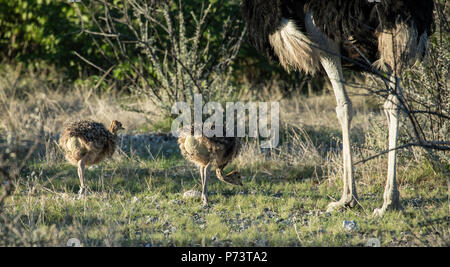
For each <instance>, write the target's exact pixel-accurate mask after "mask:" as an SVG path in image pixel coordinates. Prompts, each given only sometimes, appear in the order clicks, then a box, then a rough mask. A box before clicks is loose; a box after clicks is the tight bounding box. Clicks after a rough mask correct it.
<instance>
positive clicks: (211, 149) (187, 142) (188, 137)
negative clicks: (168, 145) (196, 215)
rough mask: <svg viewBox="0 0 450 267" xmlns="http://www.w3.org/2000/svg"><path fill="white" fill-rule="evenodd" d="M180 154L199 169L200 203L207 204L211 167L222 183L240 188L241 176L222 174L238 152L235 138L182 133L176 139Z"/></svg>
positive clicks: (234, 173) (188, 132) (233, 172)
mask: <svg viewBox="0 0 450 267" xmlns="http://www.w3.org/2000/svg"><path fill="white" fill-rule="evenodd" d="M192 130H193V128H192ZM178 144H179V146H180V150H181V154H182V155H183V156H184V157H185V158H186V159H187V160H189V161H191V162H193V163H195V164H196V165H197V166H198V167H199V169H200V176H201V180H202V201H203V204H204V205H207V203H208V197H207V182H208V179H209V176H210V171H211V166H212V165H214V166H215V167H216V175H217V178H218V179H219V180H221V181H222V182H225V183H228V184H232V185H240V186H242V179H241V175H240V174H239V173H238V172H237V171H232V172H230V173H228V174H226V175H224V173H223V169H224V168H225V166H226V165H227V164H228V163H230V162H231V161H232V160H233V159H234V158H235V157H236V155H237V153H238V151H239V141H238V139H237V138H235V137H205V136H199V137H195V136H194V135H193V134H192V131H187V132H186V131H185V132H182V133H181V135H180V137H179V138H178Z"/></svg>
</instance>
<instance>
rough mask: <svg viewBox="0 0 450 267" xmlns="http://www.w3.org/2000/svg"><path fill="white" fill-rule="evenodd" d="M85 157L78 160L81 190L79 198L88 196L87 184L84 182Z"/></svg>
mask: <svg viewBox="0 0 450 267" xmlns="http://www.w3.org/2000/svg"><path fill="white" fill-rule="evenodd" d="M84 167H85V163H84V158H82V159H81V160H79V161H78V177H79V178H80V191H78V198H82V197H85V196H86V185H85V183H84Z"/></svg>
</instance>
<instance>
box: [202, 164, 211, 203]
mask: <svg viewBox="0 0 450 267" xmlns="http://www.w3.org/2000/svg"><path fill="white" fill-rule="evenodd" d="M210 173H211V164H210V163H208V165H206V167H204V168H203V175H202V177H203V178H202V187H203V188H202V202H203V205H205V206H206V205H208V196H207V194H208V193H207V190H208V179H209V176H210Z"/></svg>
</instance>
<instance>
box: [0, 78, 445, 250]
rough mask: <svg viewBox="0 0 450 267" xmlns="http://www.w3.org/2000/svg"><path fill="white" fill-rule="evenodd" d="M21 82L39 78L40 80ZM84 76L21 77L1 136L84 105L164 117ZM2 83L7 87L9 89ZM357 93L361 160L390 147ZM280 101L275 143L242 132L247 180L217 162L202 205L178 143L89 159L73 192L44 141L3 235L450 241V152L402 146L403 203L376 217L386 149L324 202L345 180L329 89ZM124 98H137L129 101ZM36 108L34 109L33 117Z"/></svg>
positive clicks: (280, 242)
mask: <svg viewBox="0 0 450 267" xmlns="http://www.w3.org/2000/svg"><path fill="white" fill-rule="evenodd" d="M11 77H12V78H11ZM13 78H14V75H3V76H2V79H3V80H2V81H3V82H2V83H0V85H3V86H5V88H6V87H8V86H9V85H10V81H7V79H13ZM19 80H20V79H19ZM31 80H33V79H31ZM44 82H45V81H44ZM28 83H34V84H33V86H30V85H27V83H24V84H25V85H27V86H28V87H30V88H31V87H35V88H42V84H39V83H40V82H36V81H34V80H33V81H31V82H30V81H28ZM36 83H38V84H36ZM19 84H20V83H19ZM87 87H88V86H87ZM87 87H86V88H84V87H82V88H78V89H77V88H73V89H74V91H73V92H75V93H73V94H72V95H70V96H65V97H63V96H62V93H61V92H60V91H58V90H56V91H53V93H52V92H51V91H47V95H46V97H45V98H38V97H37V96H38V95H39V93H40V91H39V90H38V89H35V90H32V89H27V90H28V92H29V93H28V97H24V96H21V97H20V98H19V97H17V98H16V97H11V96H9V97H8V98H6V99H7V100H8V101H7V104H8V105H5V103H6V102H3V104H2V106H1V108H2V113H1V115H0V117H1V119H2V124H0V126H1V127H0V140H2V141H1V142H0V143H5V142H7V140H8V138H9V137H8V133H10V132H12V131H13V130H14V129H19V130H20V131H21V132H22V135H24V136H33V135H36V132H38V130H37V129H41V128H38V126H39V127H40V125H43V127H42V131H43V132H44V135H43V136H44V137H46V138H47V137H51V136H53V137H55V138H57V133H58V132H59V131H60V130H61V127H62V125H63V122H65V121H69V120H71V119H76V118H80V117H90V118H99V120H100V121H104V123H106V122H107V120H109V119H111V118H110V117H111V116H112V114H114V117H115V118H117V119H119V120H123V121H126V122H127V123H126V125H125V126H126V128H127V132H126V133H127V134H134V133H143V132H144V133H145V132H148V131H149V130H156V131H163V130H167V128H168V125H169V123H168V121H167V120H165V119H164V118H161V117H158V116H157V115H155V114H154V113H151V111H152V109H154V108H153V107H148V106H146V104H145V103H146V102H145V100H140V101H138V100H136V102H134V100H133V98H132V97H129V96H114V95H111V94H107V93H105V94H102V95H101V96H99V95H98V94H95V93H89V90H88V89H87ZM8 88H9V87H8ZM0 92H3V95H7V96H8V94H6V93H5V92H6V89H4V88H3V91H2V88H0ZM0 96H1V94H0ZM39 99H40V100H39ZM3 100H5V99H4V98H3ZM352 100H353V107H354V109H355V111H356V112H355V116H354V119H353V123H352V126H353V127H352V140H353V141H354V143H353V146H354V147H353V151H354V157H355V160H358V159H361V158H365V157H368V156H370V155H374V154H376V153H377V152H380V151H382V150H384V149H385V146H386V142H387V139H386V137H387V136H386V131H385V124H386V122H385V121H384V116H383V115H382V113H381V112H380V111H378V110H377V109H376V107H377V105H378V104H376V101H375V100H374V99H371V98H362V97H359V96H354V97H352ZM374 103H375V104H374ZM280 104H281V116H282V118H281V119H282V130H281V134H280V135H281V144H280V146H279V148H278V149H275V150H272V151H261V150H260V149H259V148H258V147H257V144H256V143H255V142H254V141H253V140H249V141H247V142H246V143H245V146H244V148H243V150H242V153H241V154H240V155H239V157H238V158H237V159H236V160H235V161H234V163H233V164H232V166H228V167H227V170H226V171H229V170H231V169H237V170H239V171H240V172H241V173H242V175H243V177H244V186H243V187H234V186H231V185H227V184H224V183H222V182H220V181H219V180H217V179H215V175H214V174H213V175H212V179H211V181H210V184H209V187H208V192H209V201H210V206H209V207H208V208H203V207H202V205H201V201H200V200H199V199H184V198H183V193H184V192H186V191H188V190H191V189H196V190H200V178H199V173H198V171H197V168H195V167H194V166H193V165H192V164H190V163H188V162H186V161H185V160H184V159H183V158H182V157H181V156H180V154H179V152H178V151H172V152H171V153H156V152H155V153H153V152H152V153H153V154H142V153H134V152H133V150H131V149H130V150H123V151H120V152H119V153H116V154H115V156H114V157H113V158H112V159H111V160H108V161H105V162H103V163H101V164H99V165H98V166H94V167H91V168H88V169H87V171H86V176H87V177H86V181H87V185H88V187H89V188H90V191H91V194H90V195H89V196H88V197H87V198H86V199H84V200H77V199H76V195H77V192H78V189H79V181H78V176H77V170H76V168H75V167H74V166H71V165H69V164H68V163H67V162H65V161H64V160H63V158H62V155H61V153H60V151H59V150H58V148H57V147H56V145H55V143H54V142H47V145H46V146H45V147H43V148H41V151H40V153H37V154H36V156H34V157H33V158H32V159H31V160H30V161H29V162H28V163H27V166H26V168H25V169H24V170H23V171H22V173H21V174H20V176H19V177H18V178H17V179H16V181H15V182H16V189H15V191H14V193H13V194H12V196H11V197H10V198H8V199H7V201H6V203H5V207H4V210H3V215H4V218H3V219H2V220H0V222H2V224H0V229H2V231H0V245H5V246H21V245H26V246H64V245H65V244H66V242H67V240H69V239H70V238H77V239H79V240H80V241H81V243H82V245H83V246H364V245H365V244H366V242H367V241H368V240H369V239H370V238H378V239H379V240H380V242H381V245H382V246H449V245H450V227H449V222H450V201H449V198H448V195H449V190H450V188H449V180H448V179H449V175H448V164H447V165H445V164H443V165H436V163H435V162H431V161H430V160H429V159H428V157H426V154H425V152H423V151H421V150H419V149H416V148H414V149H410V150H405V151H402V152H401V153H400V156H399V163H398V184H399V190H400V196H401V201H402V205H403V208H404V211H403V212H392V211H391V212H387V213H386V215H385V216H384V217H382V218H374V217H373V216H372V211H373V210H374V209H375V208H378V207H380V206H381V205H382V195H383V190H384V183H385V176H386V169H387V168H386V167H387V160H386V156H382V157H379V158H376V159H374V160H372V161H370V162H368V163H365V164H360V165H357V166H356V167H355V175H356V179H357V188H358V194H359V196H360V200H359V204H360V205H359V206H358V207H356V208H354V209H346V210H343V211H341V212H336V213H333V214H327V213H325V212H324V211H325V210H326V207H327V204H328V203H329V202H331V201H333V200H336V199H338V198H339V197H340V195H341V187H342V181H341V177H342V173H341V164H342V163H341V162H342V159H341V148H340V144H341V140H340V138H341V137H340V130H339V124H338V123H337V120H336V117H335V111H334V98H333V96H332V95H330V94H325V95H321V96H315V97H311V98H308V99H306V98H304V97H302V96H297V97H293V98H292V99H289V100H283V101H281V103H280ZM123 105H126V106H128V107H130V106H131V105H134V106H132V108H131V109H127V110H124V109H121V108H120V107H121V106H123ZM33 109H37V110H38V111H40V112H38V114H39V116H37V117H36V118H35V117H33V116H34V115H33V114H34V113H33V112H30V110H33ZM11 117H14V118H19V119H16V120H10V118H11ZM8 120H9V122H8ZM405 128H406V127H403V130H402V132H401V135H404V134H405V132H406V131H407V129H405ZM156 151H158V148H156ZM344 220H354V221H356V223H357V224H358V228H357V229H356V230H355V231H350V232H349V231H346V230H344V228H343V227H342V224H343V221H344Z"/></svg>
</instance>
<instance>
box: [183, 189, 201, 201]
mask: <svg viewBox="0 0 450 267" xmlns="http://www.w3.org/2000/svg"><path fill="white" fill-rule="evenodd" d="M201 196H202V193H200V191H197V190H189V191H186V192H184V194H183V198H184V199H189V198H199V197H201Z"/></svg>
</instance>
